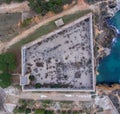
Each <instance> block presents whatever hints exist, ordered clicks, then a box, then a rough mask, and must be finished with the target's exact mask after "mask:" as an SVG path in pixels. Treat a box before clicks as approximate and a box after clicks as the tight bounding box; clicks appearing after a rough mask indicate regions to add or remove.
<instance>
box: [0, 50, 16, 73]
mask: <svg viewBox="0 0 120 114" xmlns="http://www.w3.org/2000/svg"><path fill="white" fill-rule="evenodd" d="M15 68H16V58H15V56H14V54H13V53H9V52H8V53H3V54H1V55H0V70H2V71H3V72H9V70H14V69H15Z"/></svg>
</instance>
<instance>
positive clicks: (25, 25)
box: [22, 18, 31, 27]
mask: <svg viewBox="0 0 120 114" xmlns="http://www.w3.org/2000/svg"><path fill="white" fill-rule="evenodd" d="M30 23H31V18H27V19H25V20H24V21H23V23H22V27H27V26H28V25H30Z"/></svg>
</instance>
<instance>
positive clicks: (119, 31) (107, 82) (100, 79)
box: [96, 10, 120, 86]
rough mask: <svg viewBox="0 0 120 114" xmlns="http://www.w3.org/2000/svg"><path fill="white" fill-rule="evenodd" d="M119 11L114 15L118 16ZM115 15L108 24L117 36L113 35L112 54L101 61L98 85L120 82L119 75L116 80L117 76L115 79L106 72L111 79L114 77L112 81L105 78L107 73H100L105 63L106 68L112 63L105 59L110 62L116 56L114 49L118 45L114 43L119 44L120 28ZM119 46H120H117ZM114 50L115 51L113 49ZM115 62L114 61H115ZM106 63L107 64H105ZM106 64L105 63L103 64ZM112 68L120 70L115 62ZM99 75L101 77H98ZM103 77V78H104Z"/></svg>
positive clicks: (107, 21)
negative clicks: (115, 21)
mask: <svg viewBox="0 0 120 114" xmlns="http://www.w3.org/2000/svg"><path fill="white" fill-rule="evenodd" d="M117 13H120V10H119V11H118V12H116V13H115V14H114V16H116V15H117ZM114 16H113V17H111V18H110V19H107V20H106V24H107V26H108V27H109V28H110V29H112V30H113V31H114V32H115V36H116V37H113V40H112V42H111V49H110V54H109V55H107V56H105V57H104V58H103V59H102V61H101V63H100V64H99V65H98V72H99V75H97V77H96V78H97V85H99V84H106V85H108V86H111V85H113V84H120V79H119V77H117V76H116V78H118V80H117V81H116V78H115V80H114V77H112V78H111V77H110V76H109V74H108V73H107V72H105V73H106V74H107V76H109V77H108V78H111V79H113V80H112V81H113V82H112V81H110V79H105V78H103V77H104V76H105V74H104V73H103V74H102V75H101V74H100V72H101V71H102V70H103V69H102V68H104V67H103V66H104V65H106V68H108V66H107V65H110V64H111V63H109V64H108V63H106V62H105V61H108V60H109V62H111V61H112V60H110V59H113V57H112V56H114V54H113V52H114V51H115V50H114V48H116V47H117V46H116V45H114V44H117V43H118V38H119V36H120V30H119V29H118V28H117V27H116V26H115V24H114V23H113V20H112V19H113V18H114ZM117 48H118V47H117ZM113 50H114V51H113ZM113 62H114V61H113ZM115 62H116V61H115ZM104 63H105V64H104ZM103 64H104V65H103ZM101 65H102V67H101ZM100 68H101V69H102V70H100ZM111 68H113V69H112V70H115V71H116V72H118V71H117V70H116V68H115V63H114V64H113V66H111ZM106 70H108V71H109V69H106ZM103 72H104V70H103ZM98 76H99V77H98ZM102 78H103V79H102Z"/></svg>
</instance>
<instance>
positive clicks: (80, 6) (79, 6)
mask: <svg viewBox="0 0 120 114" xmlns="http://www.w3.org/2000/svg"><path fill="white" fill-rule="evenodd" d="M79 1H80V0H79ZM8 9H9V8H8ZM86 9H89V7H86V4H85V3H84V2H82V3H81V2H78V4H77V5H75V6H74V7H72V8H71V9H69V10H66V11H64V12H62V13H60V14H57V15H55V16H53V17H50V18H48V19H46V20H43V21H42V22H40V23H38V24H37V25H35V26H33V27H31V28H29V29H28V30H26V31H24V32H22V33H21V34H19V35H18V36H16V37H15V38H13V39H12V40H11V41H10V42H7V43H5V44H4V43H3V44H1V45H2V46H1V48H0V51H2V50H3V49H8V48H9V47H10V46H11V45H13V44H15V43H16V42H18V41H20V40H22V39H24V38H26V37H27V36H28V35H29V34H31V33H33V32H34V31H35V30H36V29H38V28H39V27H40V26H42V25H44V24H46V23H48V22H50V21H53V20H55V19H57V18H60V17H62V16H64V15H68V14H72V13H74V12H76V11H78V10H86Z"/></svg>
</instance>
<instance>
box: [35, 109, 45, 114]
mask: <svg viewBox="0 0 120 114" xmlns="http://www.w3.org/2000/svg"><path fill="white" fill-rule="evenodd" d="M44 113H45V110H44V109H36V110H35V114H44Z"/></svg>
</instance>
